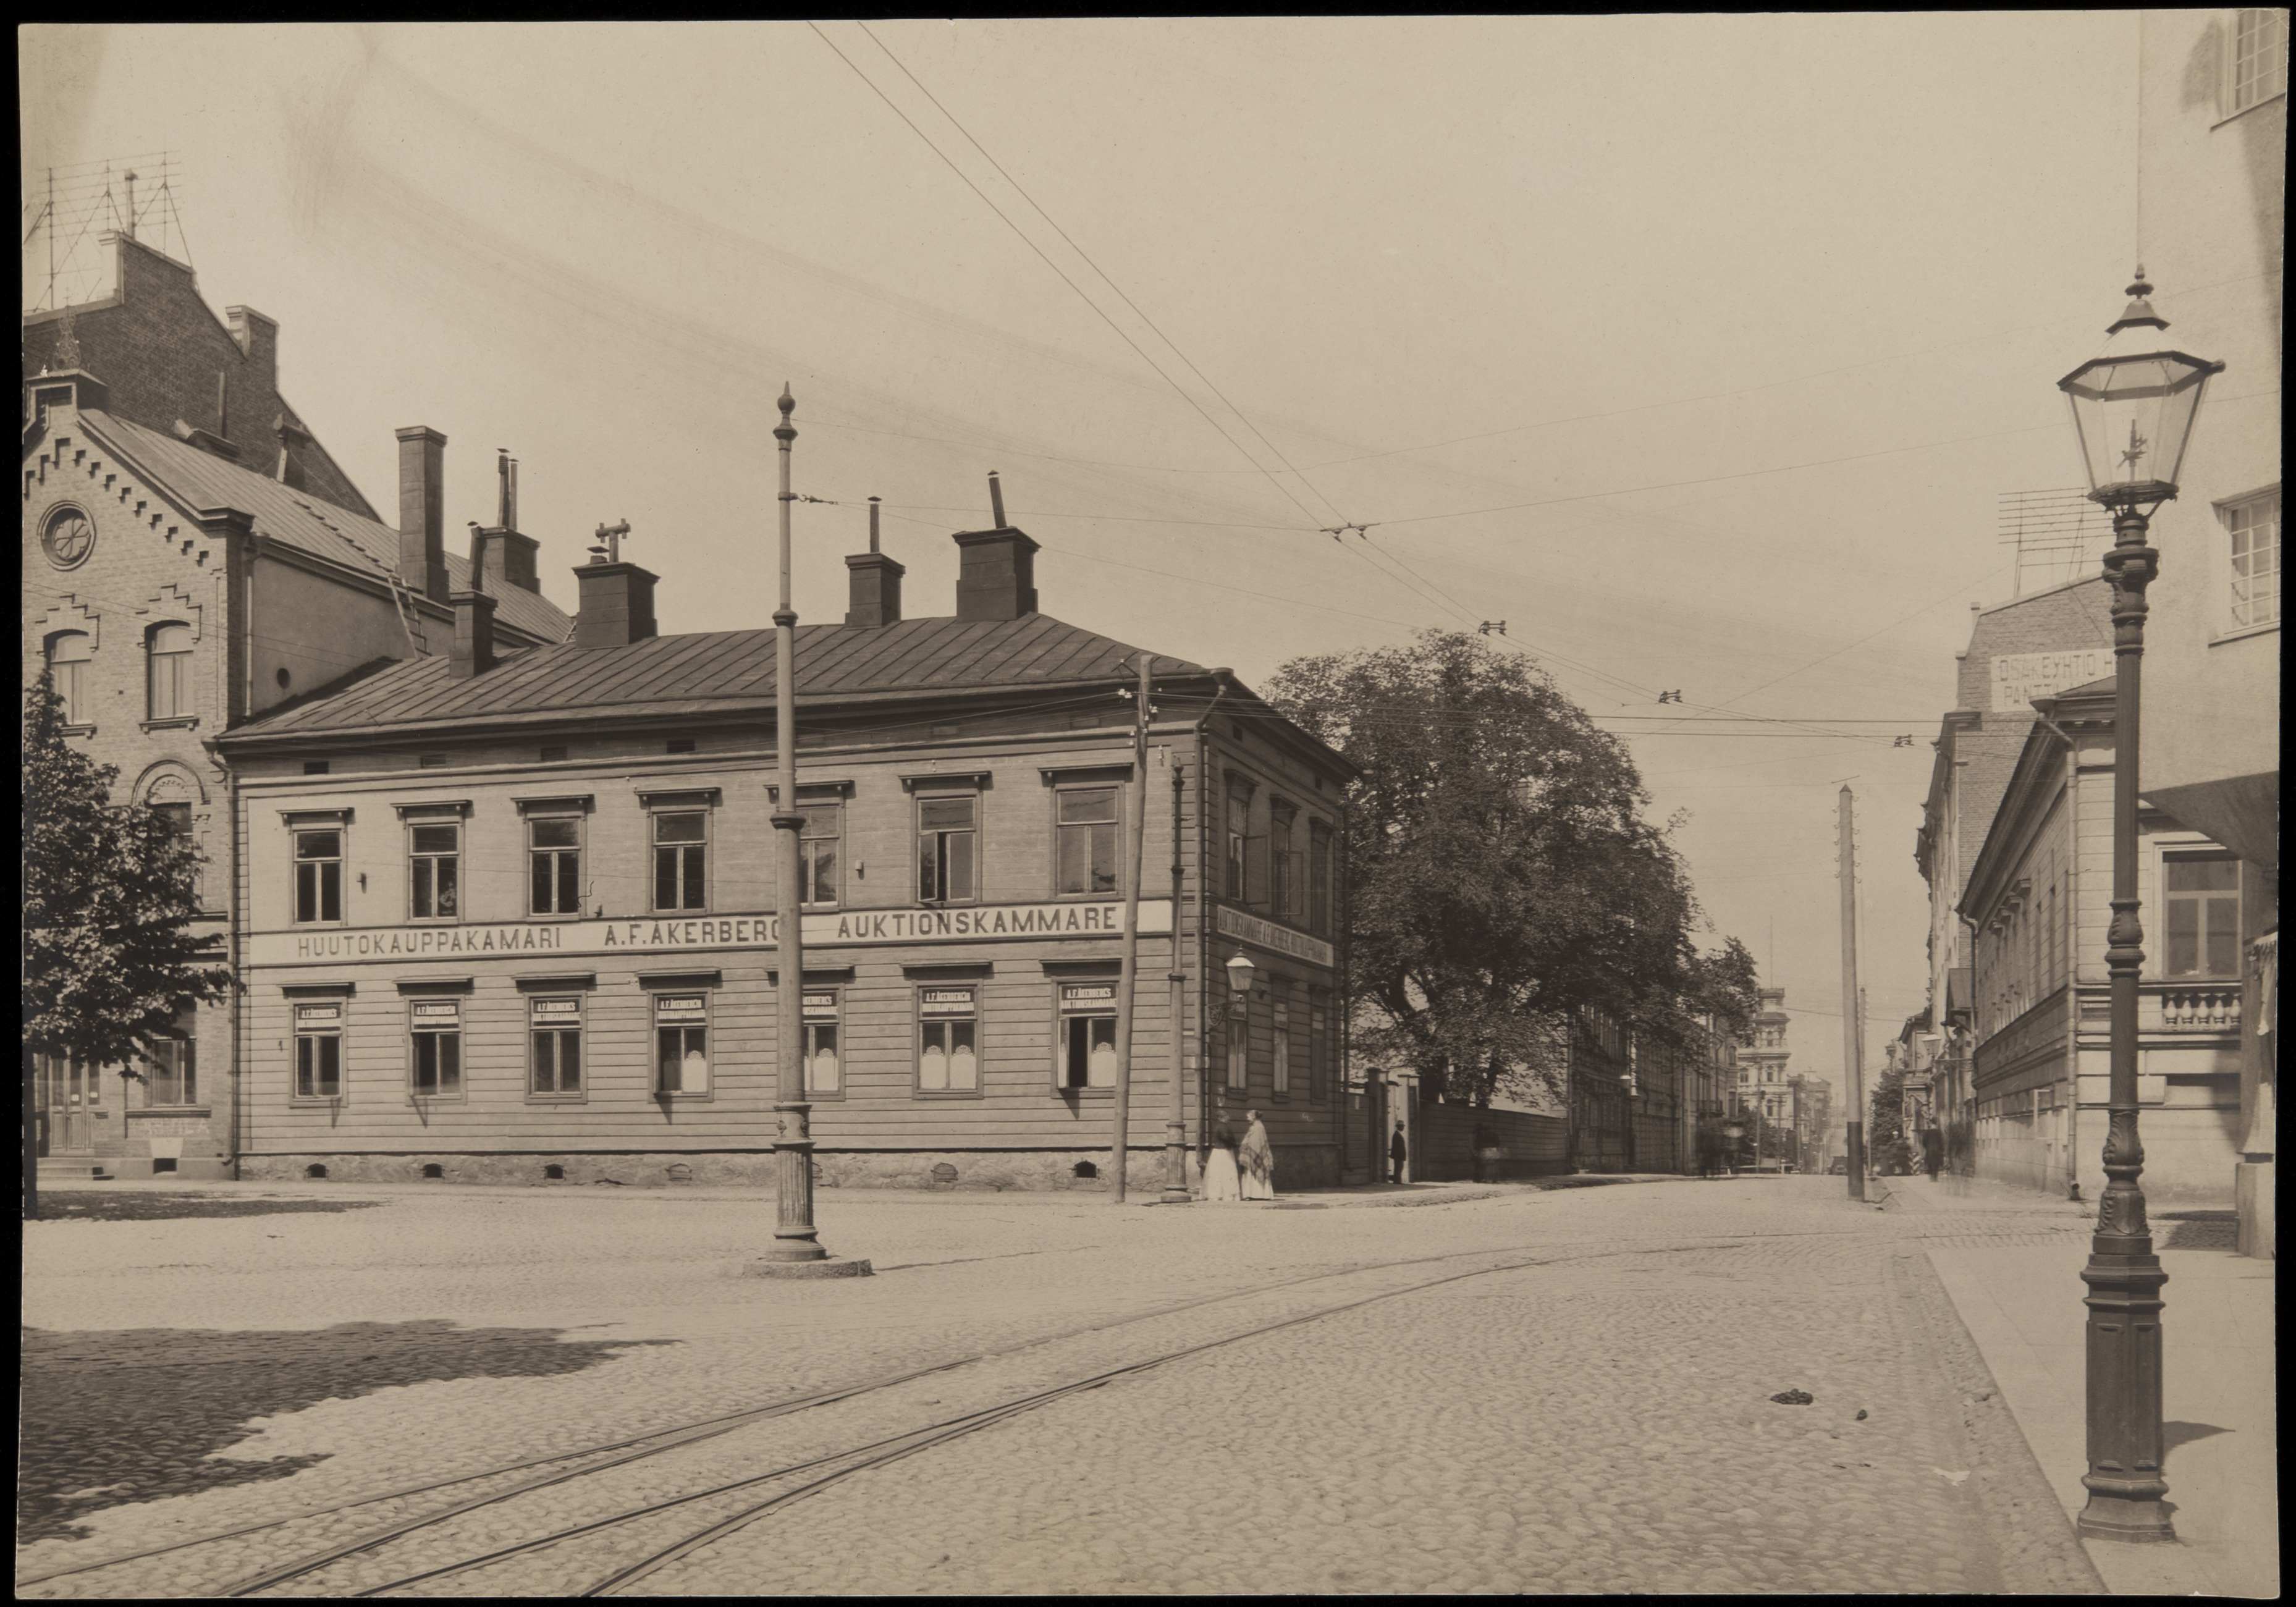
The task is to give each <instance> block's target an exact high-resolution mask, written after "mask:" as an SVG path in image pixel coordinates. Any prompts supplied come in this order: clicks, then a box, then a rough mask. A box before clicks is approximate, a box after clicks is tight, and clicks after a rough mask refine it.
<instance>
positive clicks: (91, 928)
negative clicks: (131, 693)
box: [23, 674, 231, 1075]
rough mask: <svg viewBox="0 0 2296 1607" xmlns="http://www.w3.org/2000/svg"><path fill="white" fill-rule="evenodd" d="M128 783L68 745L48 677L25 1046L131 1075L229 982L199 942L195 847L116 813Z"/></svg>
mask: <svg viewBox="0 0 2296 1607" xmlns="http://www.w3.org/2000/svg"><path fill="white" fill-rule="evenodd" d="M118 778H119V772H118V771H117V770H116V769H114V768H113V767H111V766H109V765H99V764H96V763H95V762H94V760H92V759H90V758H88V756H87V755H86V754H85V753H83V752H81V751H79V750H78V749H76V748H74V747H73V746H72V745H71V744H70V743H69V742H66V741H65V740H64V735H63V705H62V701H61V699H59V698H58V697H57V696H56V693H55V689H54V687H53V685H51V683H50V678H49V676H46V675H45V674H43V675H42V676H40V678H39V680H38V681H37V683H35V684H34V685H32V686H31V688H30V689H29V691H28V692H27V693H26V694H25V699H24V750H23V783H24V978H23V981H24V998H23V1005H24V1046H25V1047H26V1049H28V1050H29V1051H31V1052H33V1053H36V1054H54V1055H65V1056H70V1057H73V1058H76V1059H78V1060H81V1061H85V1062H87V1063H88V1064H90V1065H118V1066H121V1067H131V1066H132V1065H133V1064H134V1063H135V1061H136V1059H138V1058H139V1057H141V1056H143V1055H145V1054H149V1052H150V1050H151V1049H152V1045H155V1044H156V1043H157V1042H158V1041H159V1040H160V1039H162V1038H168V1037H173V1036H175V1032H174V1029H175V1023H176V1018H177V1017H178V1016H179V1015H181V1014H182V1013H183V1012H184V1011H186V1010H188V1009H190V1008H192V1007H193V1005H194V1004H200V1003H203V1002H206V1001H209V1000H212V999H218V998H221V997H223V996H224V995H225V991H226V990H227V988H229V986H230V979H231V973H230V972H228V971H227V970H225V968H223V967H222V966H219V965H215V964H213V963H210V962H211V961H212V959H213V958H214V955H213V954H212V953H211V952H209V951H208V950H207V949H206V947H204V946H203V944H202V943H201V940H200V939H197V938H194V937H193V934H192V931H191V923H192V921H193V917H194V916H196V915H197V914H198V913H199V887H198V881H197V874H198V867H199V864H200V855H199V852H198V850H197V849H194V848H193V846H192V845H191V844H190V843H189V842H188V841H186V840H184V839H183V838H181V837H178V836H176V834H175V832H172V831H171V830H170V829H169V828H168V823H167V822H166V821H165V820H164V819H162V818H161V817H160V815H159V814H158V813H157V812H156V811H154V810H152V809H148V808H136V807H134V806H128V805H119V804H114V803H113V802H112V801H111V785H112V783H113V782H114V781H116V780H117V779H118ZM130 1075H132V1072H131V1073H130Z"/></svg>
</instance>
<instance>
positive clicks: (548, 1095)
mask: <svg viewBox="0 0 2296 1607" xmlns="http://www.w3.org/2000/svg"><path fill="white" fill-rule="evenodd" d="M527 1021H528V1043H529V1049H530V1051H531V1055H530V1060H529V1066H528V1070H527V1078H528V1080H527V1085H526V1086H527V1092H528V1093H529V1095H532V1096H533V1097H534V1098H536V1099H579V1098H580V1097H581V1096H582V1001H581V1000H579V999H530V1000H529V1001H528V1002H527Z"/></svg>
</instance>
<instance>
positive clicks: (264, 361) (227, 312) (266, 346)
mask: <svg viewBox="0 0 2296 1607" xmlns="http://www.w3.org/2000/svg"><path fill="white" fill-rule="evenodd" d="M223 316H224V322H225V324H227V325H229V326H230V329H231V338H232V340H234V341H235V342H237V344H238V346H239V349H240V350H242V351H243V352H245V353H246V354H247V357H248V360H249V361H250V363H251V364H252V365H253V366H254V370H255V372H254V373H253V374H252V375H251V376H250V382H249V385H248V388H247V394H248V395H250V396H252V397H257V398H262V397H275V396H277V395H278V394H279V320H278V319H276V318H269V317H266V316H264V315H263V314H261V313H258V312H257V311H256V310H255V309H254V308H253V307H225V308H224V309H223ZM218 433H220V432H218Z"/></svg>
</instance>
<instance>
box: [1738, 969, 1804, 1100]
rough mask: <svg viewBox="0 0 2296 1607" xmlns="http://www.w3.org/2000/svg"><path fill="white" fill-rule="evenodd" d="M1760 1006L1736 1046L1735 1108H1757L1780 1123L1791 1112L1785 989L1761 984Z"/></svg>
mask: <svg viewBox="0 0 2296 1607" xmlns="http://www.w3.org/2000/svg"><path fill="white" fill-rule="evenodd" d="M1761 1006H1762V1007H1761V1009H1760V1010H1759V1011H1758V1012H1756V1013H1755V1015H1754V1021H1753V1026H1752V1028H1751V1030H1750V1031H1749V1032H1748V1033H1747V1035H1746V1037H1745V1041H1744V1042H1743V1043H1742V1044H1740V1045H1739V1046H1738V1054H1737V1072H1738V1088H1737V1097H1738V1109H1739V1110H1741V1111H1760V1112H1761V1114H1762V1115H1763V1117H1764V1118H1765V1119H1767V1120H1770V1121H1773V1122H1777V1123H1781V1124H1783V1123H1784V1122H1785V1121H1787V1120H1788V1119H1790V1118H1791V1117H1792V1112H1793V1085H1792V1082H1791V1081H1790V1080H1789V1079H1788V1078H1787V1076H1786V1062H1788V1061H1790V1060H1792V1058H1793V1051H1792V1049H1790V1048H1789V1047H1787V1045H1786V1029H1787V1028H1788V1027H1790V1026H1791V1025H1792V1021H1793V1018H1792V1017H1791V1016H1789V1015H1788V1014H1787V1013H1786V1007H1785V1006H1786V990H1785V989H1784V988H1763V989H1762V990H1761Z"/></svg>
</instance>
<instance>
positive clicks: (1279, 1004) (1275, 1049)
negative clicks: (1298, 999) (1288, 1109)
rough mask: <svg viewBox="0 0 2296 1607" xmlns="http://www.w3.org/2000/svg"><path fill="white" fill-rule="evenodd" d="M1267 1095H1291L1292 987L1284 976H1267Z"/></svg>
mask: <svg viewBox="0 0 2296 1607" xmlns="http://www.w3.org/2000/svg"><path fill="white" fill-rule="evenodd" d="M1267 995H1268V999H1269V1004H1268V1029H1267V1033H1268V1037H1267V1044H1268V1050H1267V1097H1268V1098H1270V1099H1279V1100H1283V1101H1284V1102H1285V1103H1289V1102H1290V1101H1291V1098H1292V988H1291V985H1290V983H1289V981H1288V980H1286V979H1285V978H1283V977H1271V978H1269V979H1268V988H1267Z"/></svg>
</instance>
